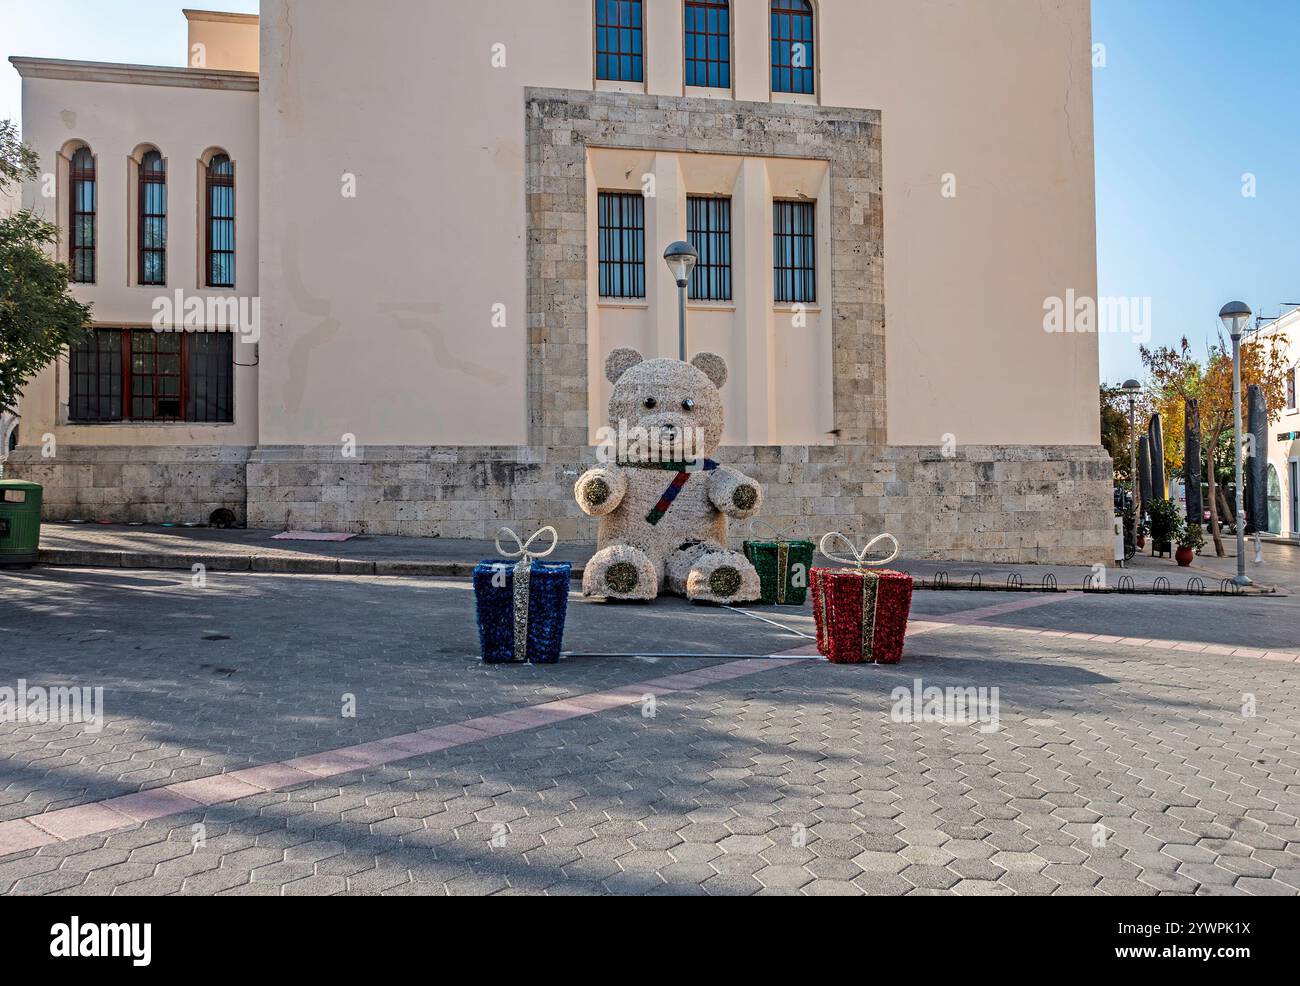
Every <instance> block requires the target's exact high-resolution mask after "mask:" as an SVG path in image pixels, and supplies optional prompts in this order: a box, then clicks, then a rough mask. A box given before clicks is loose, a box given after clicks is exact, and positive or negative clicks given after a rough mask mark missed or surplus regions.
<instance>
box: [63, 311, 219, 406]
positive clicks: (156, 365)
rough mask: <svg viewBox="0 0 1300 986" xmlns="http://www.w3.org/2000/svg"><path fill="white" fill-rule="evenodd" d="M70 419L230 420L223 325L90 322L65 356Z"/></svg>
mask: <svg viewBox="0 0 1300 986" xmlns="http://www.w3.org/2000/svg"><path fill="white" fill-rule="evenodd" d="M68 370H69V400H68V409H69V417H70V418H71V420H73V421H83V422H95V421H193V422H200V423H209V424H217V423H224V422H231V421H233V420H234V400H233V395H234V337H233V336H232V335H231V334H230V333H229V332H155V331H154V330H153V329H150V328H137V329H95V330H93V331H92V332H91V333H90V334H89V335H88V336H87V337H86V338H85V339H84V340H83V341H82V342H80V343H78V344H77V345H76V346H74V347H72V349H71V351H70V353H69V359H68Z"/></svg>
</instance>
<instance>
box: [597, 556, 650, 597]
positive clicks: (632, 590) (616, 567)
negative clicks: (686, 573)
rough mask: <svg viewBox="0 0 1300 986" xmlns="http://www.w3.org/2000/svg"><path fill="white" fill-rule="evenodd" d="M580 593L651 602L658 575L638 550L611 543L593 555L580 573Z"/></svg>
mask: <svg viewBox="0 0 1300 986" xmlns="http://www.w3.org/2000/svg"><path fill="white" fill-rule="evenodd" d="M582 594H583V595H584V596H604V597H605V598H607V599H654V598H655V596H657V595H658V594H659V573H658V572H657V571H656V569H655V566H654V563H653V562H652V561H651V560H650V557H649V556H648V555H647V554H646V553H645V552H644V551H641V550H640V549H639V548H633V547H632V546H631V545H626V544H613V545H610V546H609V547H608V548H602V549H601V550H600V551H598V552H596V553H595V554H594V555H593V556H592V558H591V561H589V562H587V564H586V565H585V566H584V567H583V570H582Z"/></svg>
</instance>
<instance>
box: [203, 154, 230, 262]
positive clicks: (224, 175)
mask: <svg viewBox="0 0 1300 986" xmlns="http://www.w3.org/2000/svg"><path fill="white" fill-rule="evenodd" d="M219 162H220V163H223V164H225V165H226V166H227V167H228V168H229V171H228V172H217V171H215V170H214V168H215V167H216V166H217V165H218V163H219ZM218 188H229V189H230V215H229V216H217V215H214V214H213V209H212V201H213V199H214V197H215V195H214V193H215V192H216V190H217V189H218ZM204 198H205V200H206V203H205V207H204V214H205V220H206V221H205V223H204V226H205V229H206V235H207V241H206V247H207V249H206V256H205V260H206V264H205V268H204V276H203V279H204V284H205V285H206V286H207V287H210V288H233V287H234V286H235V216H236V206H235V162H234V161H232V160H231V159H230V155H228V154H214V155H213V156H212V160H211V161H209V162H208V167H207V184H206V187H205V188H204ZM218 222H223V223H224V222H229V223H230V248H229V249H226V248H224V247H222V248H219V249H218V248H216V247H215V246H214V245H213V235H212V233H213V230H214V229H215V225H216V223H218ZM218 255H220V256H228V257H229V258H230V279H229V280H228V281H218V280H216V279H214V278H213V276H212V270H213V268H212V259H213V257H216V256H218Z"/></svg>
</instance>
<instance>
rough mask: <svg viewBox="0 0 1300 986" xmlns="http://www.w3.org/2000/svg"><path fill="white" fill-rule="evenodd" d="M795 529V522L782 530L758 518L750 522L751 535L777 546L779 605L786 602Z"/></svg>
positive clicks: (777, 598) (777, 594) (777, 591)
mask: <svg viewBox="0 0 1300 986" xmlns="http://www.w3.org/2000/svg"><path fill="white" fill-rule="evenodd" d="M760 527H761V528H762V529H763V531H766V532H767V533H766V534H764V533H763V531H760V530H759V528H760ZM794 529H795V522H791V523H789V524H786V525H785V526H784V527H782V528H780V529H777V528H775V527H773V526H772V525H771V524H769V523H767V522H766V521H761V520H759V519H758V518H757V517H755V518H754V519H753V520H751V521H750V522H749V533H750V534H752V535H754V539H755V540H771V541H773V542H775V544H776V601H777V603H778V604H782V603H784V602H785V584H786V581H787V577H786V571H787V569H788V567H789V565H790V541H791V538H790V535H791V534H793V533H794ZM804 574H805V575H806V574H807V573H804Z"/></svg>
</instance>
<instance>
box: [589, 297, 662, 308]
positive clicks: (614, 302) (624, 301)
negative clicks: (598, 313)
mask: <svg viewBox="0 0 1300 986" xmlns="http://www.w3.org/2000/svg"><path fill="white" fill-rule="evenodd" d="M596 306H597V307H598V308H638V309H648V308H649V307H650V303H649V302H648V301H637V300H636V299H634V298H601V299H600V300H599V301H597V302H596Z"/></svg>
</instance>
